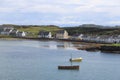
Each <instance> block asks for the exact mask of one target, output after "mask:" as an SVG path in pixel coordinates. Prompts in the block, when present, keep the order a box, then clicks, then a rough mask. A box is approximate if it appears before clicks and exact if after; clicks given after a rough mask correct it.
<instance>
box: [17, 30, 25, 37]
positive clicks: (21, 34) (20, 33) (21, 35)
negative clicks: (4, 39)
mask: <svg viewBox="0 0 120 80" xmlns="http://www.w3.org/2000/svg"><path fill="white" fill-rule="evenodd" d="M25 36H26V32H24V31H19V32H18V33H17V37H25Z"/></svg>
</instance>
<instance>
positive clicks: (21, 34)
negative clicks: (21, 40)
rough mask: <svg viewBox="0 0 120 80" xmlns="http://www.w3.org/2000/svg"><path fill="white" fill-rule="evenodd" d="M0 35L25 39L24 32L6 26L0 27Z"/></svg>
mask: <svg viewBox="0 0 120 80" xmlns="http://www.w3.org/2000/svg"><path fill="white" fill-rule="evenodd" d="M0 34H1V35H8V36H13V37H25V36H26V33H25V32H24V31H19V30H17V29H15V28H14V27H10V26H9V27H8V26H0Z"/></svg>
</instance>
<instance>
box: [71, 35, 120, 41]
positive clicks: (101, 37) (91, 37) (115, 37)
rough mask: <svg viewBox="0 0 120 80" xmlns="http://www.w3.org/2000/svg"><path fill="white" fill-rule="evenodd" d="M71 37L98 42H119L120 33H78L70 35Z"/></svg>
mask: <svg viewBox="0 0 120 80" xmlns="http://www.w3.org/2000/svg"><path fill="white" fill-rule="evenodd" d="M71 39H76V40H82V41H88V42H98V43H120V35H112V36H111V35H99V36H98V35H85V34H80V35H76V36H72V37H71Z"/></svg>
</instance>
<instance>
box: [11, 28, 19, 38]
mask: <svg viewBox="0 0 120 80" xmlns="http://www.w3.org/2000/svg"><path fill="white" fill-rule="evenodd" d="M18 32H19V31H18V30H16V29H14V30H12V32H11V33H10V35H11V36H13V37H16V36H17V33H18Z"/></svg>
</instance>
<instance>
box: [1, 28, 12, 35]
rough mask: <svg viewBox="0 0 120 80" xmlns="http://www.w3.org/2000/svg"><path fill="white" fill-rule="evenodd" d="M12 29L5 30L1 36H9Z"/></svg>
mask: <svg viewBox="0 0 120 80" xmlns="http://www.w3.org/2000/svg"><path fill="white" fill-rule="evenodd" d="M12 30H13V29H5V30H3V31H2V32H1V34H2V35H9V34H10V33H11V32H12Z"/></svg>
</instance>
